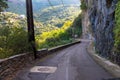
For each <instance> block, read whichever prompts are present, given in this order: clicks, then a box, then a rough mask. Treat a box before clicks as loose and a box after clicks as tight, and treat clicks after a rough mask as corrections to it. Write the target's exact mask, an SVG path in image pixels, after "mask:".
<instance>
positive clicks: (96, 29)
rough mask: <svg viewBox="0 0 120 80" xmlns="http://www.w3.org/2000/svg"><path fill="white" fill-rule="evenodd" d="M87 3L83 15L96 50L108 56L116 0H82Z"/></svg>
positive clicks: (110, 49)
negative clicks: (90, 29) (86, 17)
mask: <svg viewBox="0 0 120 80" xmlns="http://www.w3.org/2000/svg"><path fill="white" fill-rule="evenodd" d="M82 1H84V2H85V4H86V5H87V10H86V11H85V13H86V14H87V15H86V14H84V16H88V20H89V22H88V20H87V22H84V23H89V25H84V24H83V26H85V27H89V26H90V27H91V28H92V33H93V36H94V38H95V48H96V51H97V52H98V53H99V54H100V55H101V56H104V57H110V54H112V49H113V46H114V38H113V28H114V24H115V7H116V3H117V0H82Z"/></svg>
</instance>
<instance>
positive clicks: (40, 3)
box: [7, 0, 80, 14]
mask: <svg viewBox="0 0 120 80" xmlns="http://www.w3.org/2000/svg"><path fill="white" fill-rule="evenodd" d="M8 1H9V2H8V6H9V8H8V9H7V11H9V12H13V13H17V14H25V13H26V3H25V1H26V0H8ZM49 1H50V3H51V4H50V3H49V2H48V0H32V2H33V10H34V12H36V11H38V10H42V9H44V8H47V7H50V6H51V5H53V6H57V5H62V3H63V4H64V5H68V4H74V5H77V6H79V5H80V1H79V0H69V1H68V0H63V2H62V0H49Z"/></svg>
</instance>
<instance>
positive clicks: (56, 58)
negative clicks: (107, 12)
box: [14, 40, 112, 80]
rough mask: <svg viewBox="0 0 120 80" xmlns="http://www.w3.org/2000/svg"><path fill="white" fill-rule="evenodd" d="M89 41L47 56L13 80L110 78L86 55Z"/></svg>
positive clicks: (100, 79)
mask: <svg viewBox="0 0 120 80" xmlns="http://www.w3.org/2000/svg"><path fill="white" fill-rule="evenodd" d="M88 45H89V40H82V42H81V43H79V44H76V45H73V46H71V47H68V48H66V49H63V50H61V51H58V52H56V53H54V54H53V55H50V56H47V57H46V58H44V59H43V60H41V61H40V62H39V63H38V64H36V65H35V66H34V67H32V68H30V69H25V70H22V71H20V73H19V74H17V76H16V78H15V79H14V80H102V79H103V78H111V77H112V76H111V75H110V74H109V73H107V72H106V71H105V70H104V69H103V68H101V67H100V66H99V65H98V64H97V63H96V62H95V61H94V60H93V59H92V58H91V57H90V56H89V54H88V52H87V50H86V48H87V46H88Z"/></svg>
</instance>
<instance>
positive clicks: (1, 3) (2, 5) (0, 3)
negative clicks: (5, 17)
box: [0, 0, 8, 12]
mask: <svg viewBox="0 0 120 80" xmlns="http://www.w3.org/2000/svg"><path fill="white" fill-rule="evenodd" d="M6 8H8V5H7V0H0V12H1V11H3V10H5V9H6Z"/></svg>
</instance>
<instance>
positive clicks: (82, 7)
mask: <svg viewBox="0 0 120 80" xmlns="http://www.w3.org/2000/svg"><path fill="white" fill-rule="evenodd" d="M80 8H81V10H87V5H86V3H85V1H84V0H81V5H80Z"/></svg>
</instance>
